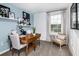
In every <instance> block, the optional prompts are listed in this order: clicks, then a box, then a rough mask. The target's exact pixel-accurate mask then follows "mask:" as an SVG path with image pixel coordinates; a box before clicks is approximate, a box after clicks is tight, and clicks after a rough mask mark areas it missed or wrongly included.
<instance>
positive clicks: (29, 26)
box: [17, 25, 31, 27]
mask: <svg viewBox="0 0 79 59" xmlns="http://www.w3.org/2000/svg"><path fill="white" fill-rule="evenodd" d="M17 26H22V27H31V26H30V25H17Z"/></svg>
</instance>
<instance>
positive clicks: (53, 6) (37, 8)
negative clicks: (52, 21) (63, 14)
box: [12, 3, 69, 13]
mask: <svg viewBox="0 0 79 59" xmlns="http://www.w3.org/2000/svg"><path fill="white" fill-rule="evenodd" d="M12 4H13V5H14V6H16V7H19V8H21V9H24V10H26V11H28V12H31V13H36V12H48V11H54V10H59V9H65V8H67V7H68V6H69V3H12Z"/></svg>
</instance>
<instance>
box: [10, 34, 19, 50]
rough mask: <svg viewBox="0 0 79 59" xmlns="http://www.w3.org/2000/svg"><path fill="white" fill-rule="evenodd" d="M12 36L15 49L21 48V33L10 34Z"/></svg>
mask: <svg viewBox="0 0 79 59" xmlns="http://www.w3.org/2000/svg"><path fill="white" fill-rule="evenodd" d="M10 38H11V42H12V47H13V48H15V49H19V48H20V39H19V35H18V34H17V33H14V34H12V35H10Z"/></svg>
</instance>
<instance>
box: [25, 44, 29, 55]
mask: <svg viewBox="0 0 79 59" xmlns="http://www.w3.org/2000/svg"><path fill="white" fill-rule="evenodd" d="M28 52H29V46H28V45H27V46H26V53H25V55H28Z"/></svg>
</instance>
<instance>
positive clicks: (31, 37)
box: [20, 33, 41, 44]
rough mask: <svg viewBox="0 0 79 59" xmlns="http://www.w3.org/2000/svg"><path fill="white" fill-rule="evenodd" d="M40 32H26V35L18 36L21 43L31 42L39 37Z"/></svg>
mask: <svg viewBox="0 0 79 59" xmlns="http://www.w3.org/2000/svg"><path fill="white" fill-rule="evenodd" d="M40 36H41V34H38V33H37V34H35V35H33V34H27V35H21V36H20V41H21V43H22V44H28V43H31V42H33V41H35V40H37V39H38V38H40Z"/></svg>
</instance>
